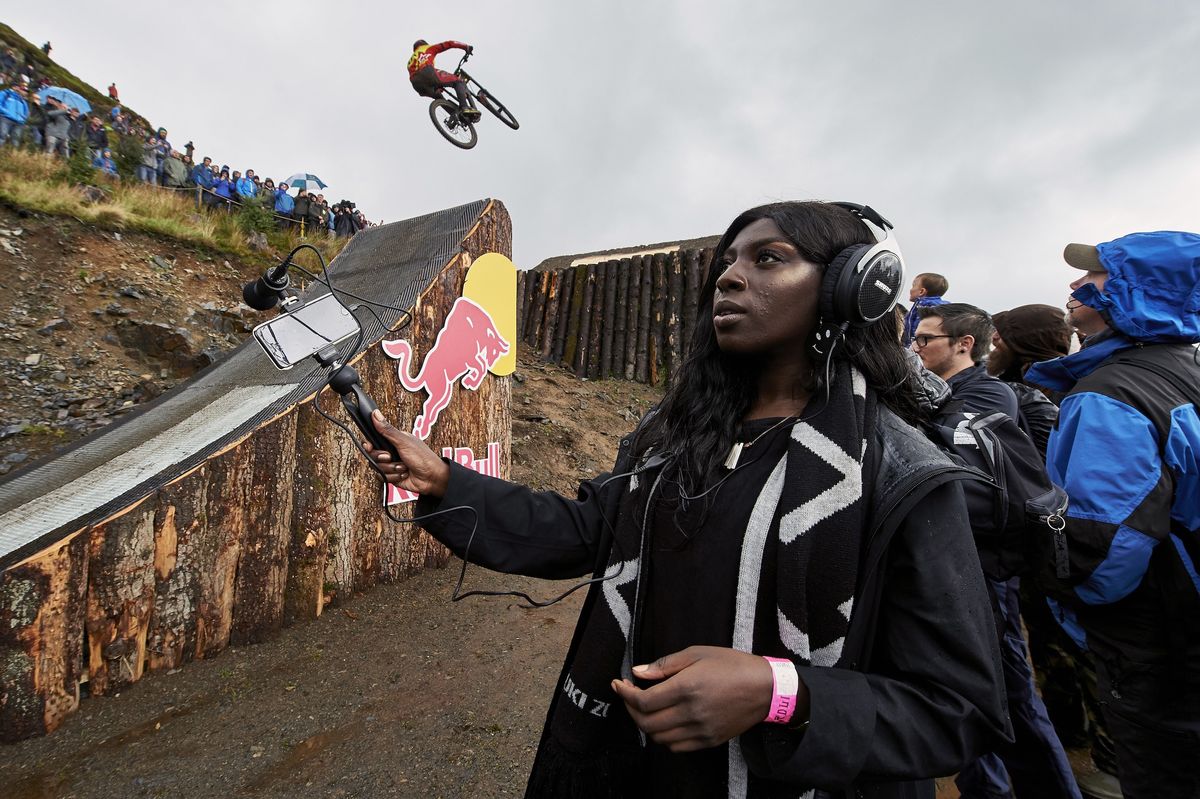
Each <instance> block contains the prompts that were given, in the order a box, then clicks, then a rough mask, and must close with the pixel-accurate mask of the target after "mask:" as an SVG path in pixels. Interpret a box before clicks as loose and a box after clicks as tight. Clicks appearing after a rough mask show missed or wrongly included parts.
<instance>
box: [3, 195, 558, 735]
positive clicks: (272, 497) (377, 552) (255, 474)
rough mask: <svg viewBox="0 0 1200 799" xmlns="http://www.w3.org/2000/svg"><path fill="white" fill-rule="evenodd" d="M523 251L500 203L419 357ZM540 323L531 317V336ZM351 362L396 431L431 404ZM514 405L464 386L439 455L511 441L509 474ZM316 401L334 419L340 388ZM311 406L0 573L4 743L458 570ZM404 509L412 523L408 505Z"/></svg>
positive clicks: (447, 287)
mask: <svg viewBox="0 0 1200 799" xmlns="http://www.w3.org/2000/svg"><path fill="white" fill-rule="evenodd" d="M511 247H512V230H511V225H510V222H509V218H508V213H507V211H506V210H505V209H504V206H503V205H502V204H500V203H498V202H492V203H491V204H490V205H489V206H488V207H487V209H485V211H484V212H483V214H482V215H481V217H480V219H479V221H478V222H477V223H476V225H475V226H474V227H473V228H472V230H471V231H470V232H469V233H468V235H467V237H466V238H465V240H464V241H463V245H462V252H461V253H459V254H458V255H456V256H455V257H454V259H453V260H452V261H451V262H450V263H449V264H447V265H446V266H445V267H444V268H443V269H442V271H441V272H440V273H439V275H438V276H437V277H436V278H435V280H434V281H433V283H432V284H431V285H430V286H429V287H428V288H427V289H426V290H425V291H424V292H423V293H422V294H421V296H420V297H419V299H418V300H417V303H416V305H415V306H414V308H413V316H414V319H413V323H412V325H411V326H410V327H409V328H407V329H405V331H404V333H403V335H404V337H405V338H406V339H408V340H409V341H410V342H411V343H412V345H413V349H414V357H415V358H416V359H417V360H418V362H420V359H422V358H423V357H424V356H425V353H427V352H428V351H429V349H430V348H432V346H433V344H434V342H435V340H436V336H437V334H438V332H439V331H440V330H441V327H442V323H443V321H444V320H445V318H446V316H447V314H448V313H449V312H450V308H451V306H452V305H453V303H454V301H455V299H457V298H458V297H459V296H460V295H461V293H462V288H463V283H464V280H465V278H466V272H467V269H468V268H469V267H470V265H471V263H472V260H473V259H474V258H475V257H477V256H479V255H482V254H484V253H487V252H499V253H503V254H506V255H507V254H509V253H511ZM557 280H559V281H561V277H558V278H557ZM533 284H534V285H533V288H534V289H536V290H537V292H538V294H537V296H538V297H540V298H541V299H540V300H539V301H538V302H537V303H536V305H537V307H538V308H539V309H541V310H539V313H543V314H544V312H545V308H546V307H547V306H551V307H554V308H555V309H556V312H557V307H558V306H557V305H556V304H555V303H556V301H555V299H554V298H553V296H552V295H551V292H550V289H551V287H552V286H557V285H558V283H557V282H552V281H551V278H550V276H549V275H545V276H538V278H537V280H536V281H533ZM529 287H530V282H529V281H524V282H523V283H522V285H521V286H519V288H518V300H520V301H523V302H524V303H525V304H523V305H522V309H524V308H529V307H532V306H531V305H530V304H529V302H530V301H531V300H532V299H533V297H534V291H533V290H531V289H530V288H529ZM523 291H524V293H522V292H523ZM548 299H549V302H547V300H548ZM532 316H533V315H532V314H524V313H522V314H521V315H520V317H519V318H520V321H521V324H525V323H527V322H529V321H530V319H529V317H532ZM556 321H557V320H556ZM541 329H542V325H541V324H539V325H538V326H536V327H535V330H541ZM522 330H524V328H522ZM547 335H549V331H548V330H547ZM355 367H356V368H357V369H358V371H359V373H360V375H361V377H362V383H363V387H364V388H365V389H366V390H367V392H368V393H369V394H371V395H372V396H373V397H374V398H375V400H376V402H377V403H378V405H379V406H380V407H381V408H384V409H389V412H390V413H391V415H392V416H393V417H394V419H401V420H411V419H413V418H414V417H415V416H416V415H417V413H419V411H420V405H421V402H422V401H423V399H424V394H410V393H409V392H407V391H404V390H403V388H402V387H401V386H400V384H399V380H398V379H397V377H396V362H395V361H394V360H392V359H390V358H388V357H386V356H385V355H384V354H383V352H382V351H380V348H379V347H374V346H373V347H370V348H368V350H367V351H366V352H365V353H364V354H363V355H362V356H360V358H358V359H357V360H356V361H355ZM510 400H511V384H510V381H509V378H507V377H504V378H498V377H496V376H495V375H491V376H489V379H487V380H485V381H484V383H483V385H482V386H481V387H480V389H479V390H477V391H462V390H458V391H456V392H455V395H454V401H453V402H452V404H451V405H450V407H449V408H448V409H447V410H446V412H445V413H443V414H442V416H441V418H440V419H439V420H438V424H437V426H436V427H435V428H434V432H433V435H432V437H431V438H430V440H429V444H430V446H431V447H433V449H434V450H435V451H440V449H441V448H442V447H444V446H463V445H464V444H470V445H471V446H472V448H473V449H474V450H475V454H476V457H481V458H482V457H484V456H485V455H486V449H485V448H486V443H487V442H499V444H500V453H501V456H500V474H501V475H502V476H506V475H508V474H509V471H510V468H511V456H510V446H511V408H510ZM320 402H321V403H322V407H323V408H325V409H326V410H327V411H329V412H332V413H333V414H334V415H335V416H336V415H337V414H338V413H339V411H338V410H337V409H336V406H337V397H336V395H334V394H332V393H331V392H329V391H325V392H324V393H322V394H321V396H320ZM312 405H313V403H312V398H311V397H310V398H308V399H306V400H305V401H304V402H302V403H301V404H299V405H297V406H294V407H292V408H291V409H289V410H288V411H286V412H285V413H283V414H281V415H280V416H278V417H276V418H275V419H273V420H271V421H269V422H268V423H266V424H264V425H263V426H261V427H259V428H258V429H257V430H255V431H253V432H252V433H250V434H249V435H248V436H246V437H245V438H243V439H242V440H240V441H237V442H234V443H232V444H230V445H229V446H228V447H227V448H226V449H224V450H223V451H221V452H219V453H217V454H215V455H214V456H212V457H211V458H209V459H208V460H206V461H205V462H204V463H202V464H201V465H200V466H198V467H197V468H195V469H193V470H192V471H191V472H188V473H187V474H185V475H183V476H181V477H179V478H178V479H176V480H174V481H173V482H171V483H169V484H167V485H165V486H163V487H162V488H159V489H158V490H157V491H155V492H154V493H152V494H150V495H148V496H146V497H143V498H142V499H140V500H139V501H138V502H136V503H135V504H133V505H132V506H130V507H127V508H125V509H123V510H122V511H120V512H119V513H117V514H115V515H114V516H112V517H110V518H108V519H105V520H103V521H101V522H98V523H96V524H94V525H92V526H90V527H87V528H85V529H81V530H79V531H77V532H75V533H73V534H71V535H70V536H68V537H67V538H66V539H64V540H63V541H60V542H59V543H57V544H55V545H54V546H52V547H50V548H48V549H47V550H45V551H43V552H40V553H38V554H36V555H33V556H32V557H30V558H28V559H26V560H25V561H23V562H21V563H19V564H17V565H15V566H13V567H11V568H9V569H8V570H6V571H4V572H3V573H2V574H0V741H16V740H20V739H22V738H27V737H30V736H33V735H40V734H45V733H48V732H50V731H52V730H54V729H55V728H56V727H58V726H59V725H60V724H61V723H62V721H63V720H64V719H65V718H66V717H67V716H68V715H70V714H71V713H72V712H73V711H74V710H76V709H77V708H78V706H79V697H80V684H81V682H82V681H84V680H85V679H86V680H87V681H88V683H89V690H90V692H91V693H92V694H93V695H104V694H112V693H116V692H117V691H120V690H121V689H122V687H124V686H127V685H130V684H131V683H134V682H137V681H138V680H140V679H142V678H143V677H144V676H145V675H146V674H147V673H150V672H155V671H161V670H166V669H172V668H178V667H179V666H181V665H183V664H185V663H187V662H189V661H192V660H200V659H203V658H210V657H213V656H214V655H216V654H218V653H219V652H220V651H221V650H222V649H224V648H225V647H227V646H229V645H230V644H245V643H252V642H256V641H261V640H264V639H266V638H269V637H270V636H272V635H274V634H275V633H276V632H278V630H279V629H280V628H282V627H284V626H286V625H289V624H293V623H295V622H297V621H301V620H305V619H312V618H315V617H316V616H319V615H320V614H321V612H322V610H323V609H324V608H325V607H326V606H327V605H329V604H330V603H336V602H337V601H338V599H339V598H342V597H347V596H349V595H350V594H352V593H355V592H360V591H364V590H367V589H369V588H371V587H372V586H373V585H375V584H377V583H379V582H391V581H397V580H401V579H403V578H404V577H406V576H408V575H411V574H413V573H414V572H416V571H418V570H420V569H424V568H427V567H433V566H441V565H444V564H445V563H446V561H447V560H448V559H449V552H448V551H447V550H446V549H445V548H443V547H442V546H441V545H440V544H438V543H437V542H436V541H434V540H433V539H432V538H431V537H430V536H429V535H428V534H426V533H424V532H423V531H421V530H420V529H419V528H418V527H416V526H415V525H402V524H395V523H393V522H391V521H390V520H388V519H387V518H386V517H385V516H384V514H383V512H382V510H381V508H380V497H381V493H382V491H381V488H380V485H379V482H378V480H377V479H376V477H375V476H374V473H373V472H372V471H371V470H370V468H369V467H368V466H367V465H366V464H365V463H364V462H363V460H362V456H361V455H360V454H359V452H358V450H357V449H355V447H354V446H353V444H352V443H350V442H349V441H348V440H347V439H346V437H345V436H344V435H343V434H342V433H341V432H340V431H339V430H337V429H336V428H334V427H333V426H332V425H330V424H329V423H328V422H326V421H325V420H324V419H323V418H321V417H320V416H319V415H318V413H317V412H316V410H314V408H313V407H312ZM393 510H394V512H395V513H396V514H397V515H399V516H407V515H411V512H412V506H411V504H409V505H399V506H394V508H393Z"/></svg>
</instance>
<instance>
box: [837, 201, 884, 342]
mask: <svg viewBox="0 0 1200 799" xmlns="http://www.w3.org/2000/svg"><path fill="white" fill-rule="evenodd" d="M830 205H836V206H838V207H840V208H845V209H846V210H847V211H849V212H850V213H852V214H854V215H855V216H857V217H858V218H859V219H861V220H863V221H864V222H869V223H870V225H873V226H874V229H875V230H876V231H878V232H877V233H876V234H875V235H876V241H875V243H874V244H855V245H854V246H852V247H847V248H846V249H844V250H842V251H841V252H840V253H838V254H837V256H836V257H835V258H834V259H833V260H832V261H831V262H830V263H829V266H828V267H827V268H826V269H825V276H824V277H823V278H822V280H821V319H822V322H823V323H824V325H825V326H828V327H830V328H844V327H847V326H853V327H866V326H867V325H870V324H872V323H874V322H877V321H879V320H880V319H882V318H883V317H884V316H885V315H886V314H888V313H889V312H891V310H892V308H894V307H895V306H896V301H897V300H899V299H900V289H901V288H902V287H903V286H904V259H903V258H902V257H901V255H900V247H899V246H897V244H896V239H895V238H893V237H892V235H891V234H890V233H889V232H888V231H889V230H891V229H892V227H893V226H892V223H891V222H889V221H887V220H886V219H884V218H883V216H882V215H881V214H880V213H879V212H878V211H876V210H875V209H874V208H871V207H870V206H867V205H859V204H858V203H843V202H835V203H830ZM822 332H824V331H822ZM818 335H820V334H818Z"/></svg>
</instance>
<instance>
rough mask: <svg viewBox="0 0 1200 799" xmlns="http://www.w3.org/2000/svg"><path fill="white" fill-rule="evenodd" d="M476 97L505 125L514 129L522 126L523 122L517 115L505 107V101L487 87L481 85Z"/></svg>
mask: <svg viewBox="0 0 1200 799" xmlns="http://www.w3.org/2000/svg"><path fill="white" fill-rule="evenodd" d="M475 99H476V100H477V101H478V102H479V104H480V105H481V106H483V107H484V108H486V109H487V110H488V111H490V112H491V113H492V114H494V115H495V116H496V118H497V119H499V120H500V121H501V122H503V123H504V124H505V125H508V126H509V127H510V128H512V129H513V130H516V129H517V128H519V127H521V123H520V122H518V121H517V118H516V117H515V116H513V114H512V111H509V110H508V109H507V108H505V107H504V103H502V102H500V101H499V100H497V99H496V98H495V97H494V96H493V95H492V93H491V92H489V91H488V90H487V89H485V88H483V87H482V86H480V87H479V91H477V92H475Z"/></svg>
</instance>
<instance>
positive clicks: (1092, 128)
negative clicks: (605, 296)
mask: <svg viewBox="0 0 1200 799" xmlns="http://www.w3.org/2000/svg"><path fill="white" fill-rule="evenodd" d="M4 21H5V22H6V23H8V24H10V25H12V26H13V27H14V28H15V29H16V30H17V31H18V32H19V33H21V34H22V35H23V36H25V37H26V38H27V39H29V40H31V41H34V42H35V43H36V44H41V42H43V41H44V40H46V39H50V40H51V41H52V42H53V44H54V53H53V57H54V58H55V59H57V60H58V61H59V63H61V64H62V65H64V66H65V67H67V68H68V69H70V70H71V71H73V72H74V73H75V74H77V75H79V76H80V77H81V78H83V79H85V80H87V81H89V82H90V83H92V84H93V85H94V86H96V87H97V88H99V89H101V90H103V88H104V87H106V86H107V85H108V83H109V81H113V80H115V81H116V82H117V84H118V86H119V87H120V89H121V96H122V99H123V100H125V101H126V102H127V103H128V104H129V105H130V106H131V107H132V108H134V109H135V110H137V111H138V112H139V113H141V114H144V115H145V116H147V117H148V118H150V119H151V121H152V122H154V123H155V124H156V125H164V126H166V127H167V128H169V129H170V132H171V136H170V138H171V140H172V142H173V143H175V144H176V145H177V146H179V145H182V144H183V143H184V142H186V141H187V140H188V139H191V140H193V141H194V142H195V143H196V146H197V149H198V153H197V154H198V155H212V156H213V157H214V159H216V160H217V161H218V162H224V163H228V164H230V165H231V166H233V167H234V168H239V169H243V170H244V169H245V168H246V167H250V168H253V169H255V170H256V171H257V172H258V173H259V174H260V175H266V176H273V177H276V178H279V177H284V176H286V175H288V174H290V173H292V172H296V171H302V170H303V171H310V172H314V173H316V174H319V175H320V176H321V177H322V178H324V179H325V181H326V182H328V183H329V184H330V189H329V190H328V191H327V192H326V195H327V196H330V195H332V196H333V198H335V199H336V198H340V197H347V198H349V199H352V200H354V201H355V202H357V203H358V204H359V206H360V207H361V208H363V209H364V210H365V211H366V212H367V214H368V215H369V216H371V217H372V218H375V219H380V218H383V219H386V220H388V221H392V220H397V219H404V218H407V217H410V216H416V215H419V214H422V213H425V212H428V211H432V210H435V209H438V208H444V207H447V206H451V205H456V204H459V203H462V202H466V201H469V200H472V199H476V198H479V197H485V196H490V197H496V198H499V199H501V200H503V201H504V203H505V204H506V205H507V207H508V210H509V212H510V213H511V215H512V217H513V237H514V260H515V261H516V262H517V264H518V265H519V266H523V267H529V266H534V265H536V264H537V263H538V262H539V261H541V260H542V259H543V258H546V257H549V256H553V255H562V254H566V253H574V252H583V251H588V250H594V249H604V248H609V247H620V246H626V245H633V244H642V243H649V242H654V241H663V240H668V239H675V238H685V237H693V236H701V235H709V234H713V233H719V232H721V231H722V230H723V229H724V227H725V226H726V225H727V224H728V222H729V221H730V220H731V219H732V218H733V217H734V216H736V215H737V213H738V212H740V211H742V210H744V209H745V208H747V207H749V206H752V205H756V204H759V203H762V202H767V201H771V200H777V199H792V198H820V199H843V200H853V201H856V202H864V203H868V204H870V205H872V206H874V207H875V208H877V209H878V210H880V211H881V212H882V213H883V214H884V215H886V216H888V217H889V218H890V219H891V220H892V221H893V222H895V223H896V226H897V230H896V234H897V236H898V238H899V241H900V242H901V244H902V246H903V248H904V253H905V256H906V258H907V260H908V264H909V269H910V271H913V272H918V271H932V272H941V273H943V274H945V275H947V276H948V277H949V278H950V282H951V291H950V295H949V296H950V297H951V298H953V299H955V300H962V301H966V302H973V303H976V304H979V305H982V306H984V307H986V308H988V309H989V310H993V311H996V310H1002V309H1004V308H1008V307H1011V306H1013V305H1019V304H1022V303H1026V302H1048V303H1051V304H1055V305H1060V304H1062V303H1063V302H1064V301H1065V296H1066V293H1067V290H1066V283H1067V282H1068V281H1069V280H1070V279H1072V277H1073V275H1072V274H1071V272H1072V271H1073V270H1070V269H1069V268H1068V267H1066V266H1065V265H1063V264H1062V261H1061V257H1060V256H1061V252H1062V247H1063V245H1064V244H1065V243H1067V242H1069V241H1083V242H1096V241H1103V240H1108V239H1111V238H1115V237H1116V236H1119V235H1121V234H1123V233H1126V232H1130V231H1133V230H1156V229H1178V230H1196V229H1198V228H1200V221H1198V220H1197V211H1198V210H1200V203H1198V202H1197V199H1196V196H1197V187H1198V186H1200V81H1198V80H1197V76H1198V75H1200V4H1197V3H1194V2H1156V1H1155V0H1145V1H1144V2H1138V3H1134V2H1117V1H1115V0H1089V1H1087V2H1084V1H1083V0H1079V1H1078V2H1075V1H1073V2H1052V1H1051V0H1041V2H1027V1H1025V0H1007V1H1006V2H989V3H980V2H968V1H967V0H963V1H962V2H949V1H947V2H908V3H900V2H883V1H882V0H863V1H862V2H855V3H843V2H837V3H835V2H830V0H823V1H822V2H814V1H810V0H791V1H790V2H758V3H755V2H741V3H732V2H731V3H715V2H704V1H703V0H700V2H697V1H696V0H689V1H688V2H683V1H682V0H679V1H677V2H656V1H655V0H643V1H642V2H627V1H626V0H607V1H606V2H602V3H601V2H597V3H588V4H581V3H572V2H566V1H565V0H557V1H556V0H536V1H535V0H529V1H528V2H522V0H510V2H504V3H498V2H495V0H491V1H490V2H474V0H460V1H459V2H440V3H391V2H374V1H372V2H366V1H365V0H347V1H346V2H329V0H322V1H321V2H309V1H308V0H292V1H291V2H278V1H277V0H256V1H255V2H245V1H244V0H243V1H241V2H237V1H230V0H210V2H205V3H188V4H179V3H172V2H165V3H164V2H162V0H157V1H156V2H149V1H148V0H123V2H121V3H96V2H94V1H93V2H84V1H82V0H55V2H42V3H13V4H10V6H9V7H8V8H7V9H6V10H5V13H4ZM416 38H425V39H428V40H430V41H438V40H441V39H451V38H453V39H459V40H461V41H466V42H469V43H471V44H473V45H475V47H476V50H475V56H474V57H473V58H472V60H471V63H470V69H471V72H472V74H474V75H475V76H476V77H477V78H479V80H480V81H481V82H482V83H483V84H484V85H485V86H487V87H488V88H489V89H491V90H492V91H494V92H495V94H496V95H497V96H498V97H500V98H502V99H503V101H504V102H505V103H506V104H507V105H508V106H509V107H510V108H511V109H512V110H513V111H514V112H515V114H516V115H517V118H518V119H519V120H520V122H521V129H520V130H519V131H515V132H514V131H511V130H509V129H508V128H505V127H503V126H502V125H501V124H500V123H499V122H498V121H496V120H494V119H492V118H490V117H488V116H487V115H486V114H485V118H484V119H483V121H482V122H481V123H480V125H479V126H478V127H479V138H480V141H479V145H478V146H477V147H476V148H475V149H473V150H469V151H464V150H459V149H457V148H454V147H452V146H450V145H449V144H448V143H446V142H444V141H443V140H442V139H441V138H440V137H439V136H438V134H437V132H436V131H435V130H434V129H433V127H432V125H431V124H430V121H429V117H428V113H427V105H428V101H427V100H424V99H423V98H420V97H418V96H417V95H416V94H415V93H413V91H412V90H411V88H410V87H409V85H408V82H407V75H406V73H405V70H404V66H405V62H406V60H407V58H408V55H409V52H410V45H411V43H412V41H413V40H414V39H416ZM456 60H457V59H456V56H455V55H454V54H452V53H448V54H447V55H445V56H442V57H440V58H439V65H440V66H442V68H444V69H452V68H453V66H454V64H455V63H456Z"/></svg>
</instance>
